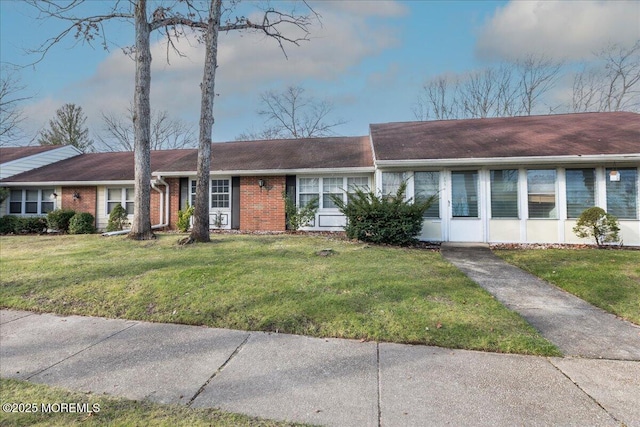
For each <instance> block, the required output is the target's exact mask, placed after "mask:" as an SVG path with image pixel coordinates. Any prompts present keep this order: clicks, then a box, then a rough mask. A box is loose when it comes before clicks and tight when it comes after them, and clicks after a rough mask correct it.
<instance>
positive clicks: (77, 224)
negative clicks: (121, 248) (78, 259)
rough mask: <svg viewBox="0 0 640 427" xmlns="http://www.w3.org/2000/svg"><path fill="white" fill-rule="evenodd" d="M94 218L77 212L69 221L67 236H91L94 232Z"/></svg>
mask: <svg viewBox="0 0 640 427" xmlns="http://www.w3.org/2000/svg"><path fill="white" fill-rule="evenodd" d="M94 223H95V217H94V216H93V215H91V214H90V213H88V212H78V213H77V214H75V215H74V216H73V217H72V218H71V221H69V234H92V233H95V232H96V227H95V226H94V225H93V224H94Z"/></svg>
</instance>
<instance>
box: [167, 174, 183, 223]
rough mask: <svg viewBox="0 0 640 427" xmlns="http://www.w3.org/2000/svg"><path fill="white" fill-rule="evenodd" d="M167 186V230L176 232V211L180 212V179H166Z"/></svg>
mask: <svg viewBox="0 0 640 427" xmlns="http://www.w3.org/2000/svg"><path fill="white" fill-rule="evenodd" d="M165 182H166V183H167V184H169V221H167V219H166V218H165V222H168V223H169V229H171V230H177V225H176V223H177V221H178V211H179V210H180V178H166V179H165Z"/></svg>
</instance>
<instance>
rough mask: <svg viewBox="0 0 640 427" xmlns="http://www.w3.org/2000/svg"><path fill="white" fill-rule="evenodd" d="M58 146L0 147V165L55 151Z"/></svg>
mask: <svg viewBox="0 0 640 427" xmlns="http://www.w3.org/2000/svg"><path fill="white" fill-rule="evenodd" d="M60 147H61V146H60V145H45V146H37V147H0V163H9V162H11V161H13V160H18V159H22V158H25V157H29V156H33V155H35V154H40V153H44V152H45V151H51V150H57V149H59V148H60Z"/></svg>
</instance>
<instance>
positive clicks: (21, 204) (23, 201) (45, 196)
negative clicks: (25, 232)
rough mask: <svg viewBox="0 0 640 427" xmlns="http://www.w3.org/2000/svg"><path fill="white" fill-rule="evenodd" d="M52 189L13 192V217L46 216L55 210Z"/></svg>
mask: <svg viewBox="0 0 640 427" xmlns="http://www.w3.org/2000/svg"><path fill="white" fill-rule="evenodd" d="M53 194H54V190H53V189H52V188H45V189H33V188H30V189H22V190H11V192H10V193H9V213H10V214H12V215H44V214H46V213H48V212H51V211H52V210H53V209H54V208H55V201H54V200H55V198H54V196H53Z"/></svg>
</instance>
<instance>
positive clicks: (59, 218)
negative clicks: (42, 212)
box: [47, 209, 76, 233]
mask: <svg viewBox="0 0 640 427" xmlns="http://www.w3.org/2000/svg"><path fill="white" fill-rule="evenodd" d="M75 214H76V211H74V210H72V209H56V210H53V211H51V212H49V213H48V214H47V226H48V227H49V228H50V229H52V230H57V231H59V232H61V233H66V232H68V231H69V221H71V218H72V217H73V216H74V215H75Z"/></svg>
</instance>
